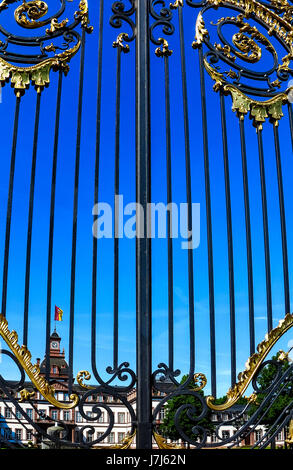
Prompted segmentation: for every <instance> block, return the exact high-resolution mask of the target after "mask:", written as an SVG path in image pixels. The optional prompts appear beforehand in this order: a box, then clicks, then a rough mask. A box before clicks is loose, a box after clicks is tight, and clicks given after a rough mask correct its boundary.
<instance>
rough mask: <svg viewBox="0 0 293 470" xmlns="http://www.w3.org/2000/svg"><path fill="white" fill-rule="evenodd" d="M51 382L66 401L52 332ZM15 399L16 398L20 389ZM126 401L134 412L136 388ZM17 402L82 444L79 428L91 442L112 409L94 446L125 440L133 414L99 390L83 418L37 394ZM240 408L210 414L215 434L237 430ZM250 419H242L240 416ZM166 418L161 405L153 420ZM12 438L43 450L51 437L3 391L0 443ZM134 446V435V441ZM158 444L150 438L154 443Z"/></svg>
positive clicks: (257, 433) (63, 367)
mask: <svg viewBox="0 0 293 470" xmlns="http://www.w3.org/2000/svg"><path fill="white" fill-rule="evenodd" d="M49 360H50V383H51V385H52V386H53V387H54V388H55V391H56V393H55V397H56V398H57V399H58V401H60V402H64V403H66V402H67V401H69V393H68V384H69V367H68V364H67V362H66V360H65V352H64V349H63V350H61V338H60V336H59V335H58V333H57V332H56V330H55V331H54V332H53V333H52V335H51V336H50V357H49ZM37 363H38V364H39V366H40V371H41V374H42V375H43V376H45V371H46V358H44V360H43V361H42V362H40V359H37ZM23 386H24V388H25V389H27V390H28V391H29V392H33V386H32V384H31V382H25V383H24V385H23ZM168 388H169V387H168V384H166V391H167V390H168ZM72 392H73V393H77V394H79V395H82V394H84V393H85V389H83V388H82V387H81V386H80V385H79V384H73V388H72ZM164 396H165V393H164V392H154V396H153V407H155V406H157V405H158V404H159V402H160V400H161V399H162V397H164ZM18 398H20V396H19V393H18ZM126 398H127V401H128V402H129V403H130V404H131V405H132V407H133V409H134V411H135V408H136V391H135V389H133V390H131V391H130V392H128V393H127V397H126ZM95 403H96V404H103V406H102V407H101V408H100V410H101V414H100V416H99V418H95V419H91V418H94V417H97V414H96V413H94V412H93V405H94V404H95ZM19 405H20V406H21V408H22V409H23V410H24V412H25V413H26V414H27V416H28V417H29V418H30V419H31V420H32V421H33V423H35V424H36V425H37V427H38V428H40V429H42V430H43V431H45V432H46V433H47V434H50V433H51V434H52V433H53V432H54V431H58V432H59V433H60V434H59V435H60V437H62V433H63V432H66V439H67V440H68V439H69V438H70V440H71V441H72V442H73V443H74V442H80V433H81V432H82V435H83V439H84V440H86V441H87V442H92V441H95V440H97V439H99V438H100V437H101V436H103V435H104V434H105V433H106V431H107V429H108V427H109V413H108V411H107V408H108V409H109V408H110V409H111V412H112V417H113V418H114V426H113V428H112V429H111V432H110V433H109V434H108V435H107V436H106V437H105V439H104V440H102V441H101V442H99V443H98V444H97V446H98V447H115V446H119V444H121V443H123V442H125V439H126V438H127V436H129V434H130V432H131V416H130V413H129V411H128V410H127V408H126V407H125V406H124V405H123V403H122V402H121V401H120V400H116V399H115V398H114V397H112V396H109V395H105V394H100V395H90V396H89V397H88V399H87V401H86V403H85V405H84V408H83V410H84V414H85V415H86V416H87V417H88V419H86V418H85V417H84V416H82V415H81V413H80V411H78V409H69V410H68V409H59V408H56V407H54V406H53V405H51V404H50V403H48V402H47V401H45V399H44V398H43V396H42V395H41V394H40V393H39V392H36V393H34V394H33V396H32V397H31V398H30V399H29V401H24V402H19ZM239 412H241V405H234V407H233V408H231V409H229V410H228V411H223V412H215V413H213V414H212V417H211V419H212V421H213V422H214V424H215V425H217V423H222V424H221V425H220V428H219V431H218V435H219V436H220V438H221V439H226V438H229V437H231V436H232V435H233V434H235V432H236V431H237V429H236V428H235V427H234V426H233V425H232V424H230V423H229V422H230V421H231V419H232V418H233V417H235V416H236V415H237V414H238V413H239ZM245 418H247V419H248V417H245V415H244V419H245ZM163 419H164V409H162V410H161V412H160V414H159V416H158V419H157V422H156V424H157V425H159V424H160V423H161V422H162V420H163ZM264 432H265V430H264V427H263V426H261V425H259V426H257V427H256V429H255V430H254V432H252V433H251V434H250V435H249V436H248V437H246V438H245V439H244V440H242V441H239V443H238V445H239V446H249V445H253V444H254V443H255V442H257V441H258V440H259V439H260V438H261V437H262V435H263V433H264ZM9 440H10V441H11V442H13V443H14V444H15V443H19V445H32V446H38V447H42V448H49V447H52V443H51V442H50V441H48V440H47V441H46V439H44V437H42V436H41V434H38V432H37V431H36V429H35V427H34V426H33V425H32V424H31V423H29V422H28V421H27V420H26V419H25V418H24V416H23V415H22V413H21V412H20V411H19V410H17V409H16V407H15V405H14V404H13V403H12V402H11V401H9V400H8V399H7V398H5V396H4V395H3V394H2V396H1V401H0V447H1V443H2V442H7V441H9ZM217 440H218V437H217V435H216V434H215V433H214V434H212V435H211V436H210V437H209V438H208V442H213V443H216V442H217ZM283 443H284V435H283V433H280V434H279V435H278V436H277V439H276V445H277V446H278V445H283ZM176 444H177V445H178V447H179V446H183V444H182V443H181V442H180V441H179V442H177V443H176ZM132 445H133V447H135V437H134V439H133V443H132ZM156 446H157V443H156V442H155V441H154V447H156Z"/></svg>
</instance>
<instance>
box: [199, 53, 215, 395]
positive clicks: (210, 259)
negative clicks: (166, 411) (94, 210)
mask: <svg viewBox="0 0 293 470" xmlns="http://www.w3.org/2000/svg"><path fill="white" fill-rule="evenodd" d="M199 67H200V88H201V107H202V131H203V149H204V170H205V192H206V218H207V245H208V269H209V306H210V348H211V390H212V395H213V396H214V397H215V396H216V395H217V392H216V333H215V299H214V266H213V239H212V214H211V190H210V175H209V149H208V124H207V109H206V92H205V77H204V65H203V51H202V47H200V48H199Z"/></svg>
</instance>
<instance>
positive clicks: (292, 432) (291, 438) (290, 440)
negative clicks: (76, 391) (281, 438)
mask: <svg viewBox="0 0 293 470" xmlns="http://www.w3.org/2000/svg"><path fill="white" fill-rule="evenodd" d="M285 442H286V444H290V445H292V444H293V419H291V421H290V424H289V434H288V437H287V438H286V439H285Z"/></svg>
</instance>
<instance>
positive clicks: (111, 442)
mask: <svg viewBox="0 0 293 470" xmlns="http://www.w3.org/2000/svg"><path fill="white" fill-rule="evenodd" d="M108 442H109V444H114V442H115V433H114V432H111V433H110V434H109V436H108Z"/></svg>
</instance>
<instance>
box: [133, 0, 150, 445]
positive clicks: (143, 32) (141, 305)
mask: <svg viewBox="0 0 293 470" xmlns="http://www.w3.org/2000/svg"><path fill="white" fill-rule="evenodd" d="M149 36H150V33H149V2H148V0H138V1H137V2H136V201H137V203H138V204H140V205H141V207H142V209H143V212H144V213H143V215H142V216H141V215H140V212H139V211H138V213H137V223H136V229H137V235H136V236H137V238H136V308H137V312H136V313H137V322H136V328H137V330H136V334H137V336H136V340H137V348H136V357H137V380H138V386H137V408H136V410H137V441H136V443H137V444H136V445H137V448H139V449H151V447H152V381H151V373H152V344H151V340H152V336H151V330H152V321H151V302H152V293H151V238H150V237H149V238H148V233H150V232H149V225H150V217H149V208H148V203H150V201H151V191H150V165H151V146H150V57H149V54H150V52H149V39H150V38H149ZM142 231H143V233H142Z"/></svg>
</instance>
